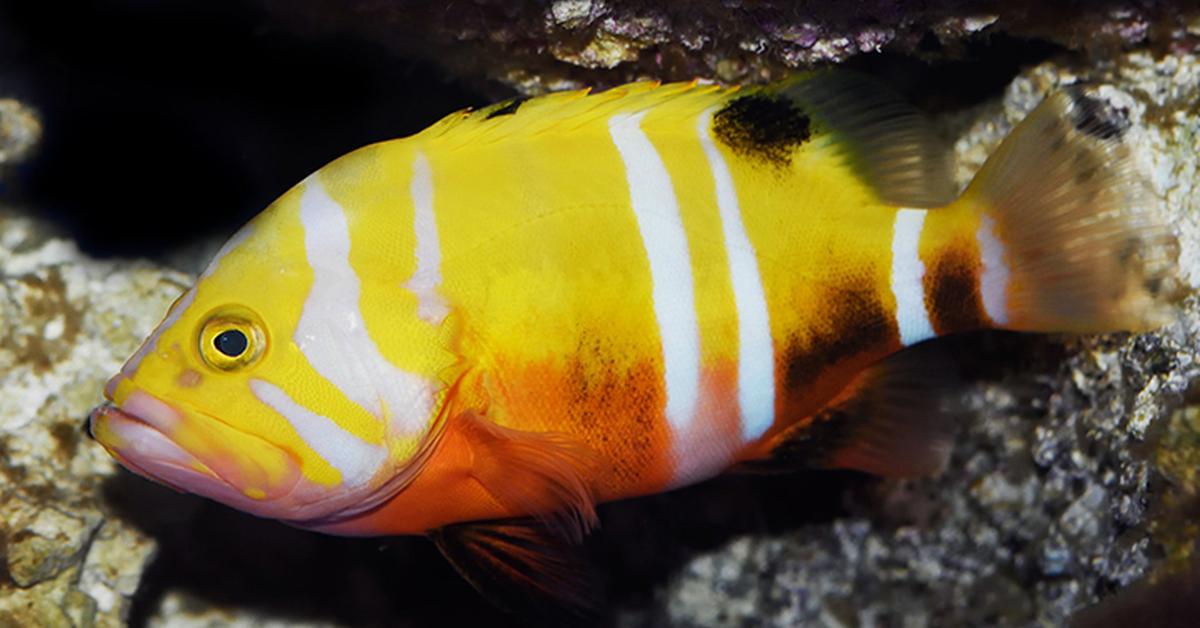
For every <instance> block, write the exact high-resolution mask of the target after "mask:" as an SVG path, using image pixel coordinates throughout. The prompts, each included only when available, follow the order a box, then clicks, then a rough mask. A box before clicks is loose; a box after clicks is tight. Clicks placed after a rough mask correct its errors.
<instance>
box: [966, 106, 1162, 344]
mask: <svg viewBox="0 0 1200 628" xmlns="http://www.w3.org/2000/svg"><path fill="white" fill-rule="evenodd" d="M1129 131H1130V123H1129V121H1128V120H1127V119H1126V118H1125V117H1124V116H1123V115H1122V114H1121V112H1120V111H1119V110H1117V109H1115V108H1113V107H1111V106H1110V105H1108V104H1106V103H1104V102H1103V101H1101V100H1099V99H1097V98H1095V97H1092V96H1089V95H1088V94H1086V93H1085V91H1084V90H1083V89H1082V88H1081V87H1079V86H1075V87H1072V88H1069V89H1066V90H1064V91H1061V92H1058V93H1055V94H1053V95H1051V96H1049V97H1048V98H1046V100H1045V101H1044V102H1043V103H1042V104H1041V105H1039V106H1038V107H1037V108H1036V109H1035V110H1034V111H1033V112H1032V113H1030V114H1029V116H1028V117H1026V118H1025V120H1024V121H1022V122H1021V123H1020V124H1019V125H1018V126H1017V127H1016V129H1014V130H1013V132H1012V133H1011V134H1010V135H1009V137H1008V138H1006V139H1005V140H1004V142H1003V143H1002V144H1001V145H1000V147H999V148H998V149H997V150H996V152H995V153H994V154H993V155H991V157H989V159H988V160H987V162H986V163H985V164H984V166H983V168H982V169H981V170H980V172H979V174H978V175H977V176H976V177H975V179H974V180H973V181H972V182H971V184H970V186H968V188H967V190H966V192H965V193H964V194H963V197H962V199H961V200H960V201H959V203H962V204H964V205H966V206H967V207H969V208H971V209H972V210H973V211H975V212H977V213H978V216H979V220H978V221H977V225H978V226H977V231H976V239H977V242H978V250H979V255H980V258H981V259H980V262H981V270H980V275H979V276H980V283H979V295H980V297H981V300H982V304H983V309H984V310H985V312H986V314H987V316H988V318H990V319H991V323H992V324H994V325H995V326H997V327H1002V328H1005V329H1013V330H1020V331H1041V332H1079V333H1094V332H1112V331H1141V330H1147V329H1152V328H1155V327H1159V326H1161V325H1163V324H1165V323H1167V322H1169V321H1170V320H1171V319H1172V317H1173V315H1174V312H1175V308H1174V307H1173V306H1174V304H1175V303H1176V302H1177V301H1178V300H1179V299H1180V298H1181V297H1182V296H1183V284H1182V282H1181V281H1180V280H1179V278H1178V276H1177V274H1176V272H1177V270H1176V269H1177V259H1178V256H1179V245H1178V242H1177V240H1176V239H1175V237H1174V235H1173V234H1172V232H1171V230H1170V228H1169V227H1168V226H1167V223H1166V222H1165V221H1164V220H1163V219H1162V217H1161V216H1160V215H1159V213H1158V207H1157V206H1156V205H1155V204H1154V202H1153V196H1152V195H1150V194H1149V193H1148V190H1147V189H1146V183H1145V181H1144V180H1143V179H1142V178H1141V177H1139V176H1138V175H1137V173H1136V171H1135V168H1134V166H1133V162H1132V157H1131V154H1132V151H1131V148H1130V145H1129Z"/></svg>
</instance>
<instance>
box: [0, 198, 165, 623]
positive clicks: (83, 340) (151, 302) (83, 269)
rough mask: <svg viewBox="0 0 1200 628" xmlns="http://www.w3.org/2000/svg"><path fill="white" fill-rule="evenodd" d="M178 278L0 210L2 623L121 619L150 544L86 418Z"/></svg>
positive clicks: (0, 586) (143, 564) (163, 306)
mask: <svg viewBox="0 0 1200 628" xmlns="http://www.w3.org/2000/svg"><path fill="white" fill-rule="evenodd" d="M183 281H184V277H183V276H182V275H180V274H178V273H174V272H171V271H164V270H162V269H158V268H154V267H151V266H150V265H149V264H136V263H135V264H125V263H101V262H96V261H95V260H90V259H87V258H86V257H84V256H82V255H80V253H79V252H78V251H77V250H76V249H75V247H74V246H73V245H72V244H71V243H70V242H68V241H66V240H63V239H61V238H58V237H55V236H54V235H53V234H52V233H50V232H48V230H47V229H46V227H45V226H44V225H40V224H38V223H36V222H34V221H31V220H29V219H26V218H21V217H19V216H17V215H16V214H14V213H13V212H11V211H5V212H3V213H0V391H3V394H2V395H0V556H2V557H3V561H0V625H20V626H65V625H76V626H90V625H98V626H119V625H123V623H124V619H125V614H126V613H127V611H128V608H129V599H130V597H131V596H132V594H133V593H134V591H135V590H136V588H137V584H138V581H139V578H140V576H141V573H142V570H143V569H144V567H145V566H146V564H147V562H148V561H149V559H150V557H151V556H152V555H153V552H154V546H155V545H154V541H153V540H152V539H150V538H148V537H147V536H145V535H144V534H142V533H141V532H139V531H138V530H137V529H135V528H133V527H131V525H130V524H129V523H128V522H126V521H124V520H122V519H121V518H120V517H119V516H116V515H115V514H114V513H113V512H112V510H111V509H110V508H109V506H108V505H107V504H106V502H105V500H104V499H103V497H102V494H101V492H100V488H101V485H102V482H103V481H104V480H105V479H106V478H108V477H110V476H112V475H113V474H115V473H116V465H115V463H114V462H113V461H112V459H111V458H109V456H108V455H107V454H106V453H105V452H104V451H103V450H102V449H101V448H99V447H94V446H91V445H92V443H91V442H90V441H88V440H86V436H85V435H84V432H83V431H82V423H83V418H84V416H86V414H87V412H88V410H89V409H90V408H91V407H92V406H93V405H95V404H96V402H97V395H98V391H99V390H100V388H101V387H103V384H104V380H105V378H107V377H108V376H109V375H110V374H111V373H113V372H114V370H115V369H117V368H118V367H119V366H120V364H121V362H122V361H123V360H124V358H125V357H126V356H127V355H128V354H129V353H130V352H131V351H133V350H134V349H135V348H136V346H137V343H138V342H139V341H140V340H141V338H142V337H143V336H144V335H145V334H146V333H148V332H149V330H150V329H151V327H152V326H153V325H154V324H155V323H156V322H157V319H158V317H160V316H161V313H162V311H163V310H164V308H165V307H166V306H167V305H168V304H169V303H170V301H171V299H173V298H174V297H175V296H176V294H177V292H178V291H179V289H180V285H182V282H183ZM129 304H136V306H133V307H131V306H130V305H129Z"/></svg>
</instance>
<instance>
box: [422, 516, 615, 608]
mask: <svg viewBox="0 0 1200 628" xmlns="http://www.w3.org/2000/svg"><path fill="white" fill-rule="evenodd" d="M430 538H431V539H432V540H433V542H434V543H435V544H437V547H438V549H439V550H441V552H442V554H443V555H444V556H445V557H446V559H447V560H449V561H450V563H451V564H452V565H454V568H455V569H456V570H457V571H458V573H459V574H461V575H462V577H463V578H464V579H465V580H466V581H467V582H470V583H471V586H473V587H475V589H476V590H477V591H479V592H480V594H482V595H483V596H484V597H486V598H488V600H489V601H491V602H492V603H493V604H495V605H496V606H498V607H500V608H502V609H504V610H507V611H509V612H512V613H515V614H517V615H518V616H521V617H523V618H526V619H539V620H543V621H545V622H546V623H548V624H554V625H574V624H578V623H580V621H581V620H584V619H586V618H588V617H589V616H591V615H592V614H593V613H594V612H595V611H596V609H599V608H600V606H601V605H600V603H599V602H600V600H602V599H603V594H602V593H601V592H600V591H601V587H600V586H599V584H600V583H599V582H598V578H597V577H596V575H595V573H594V572H593V571H592V569H591V568H590V563H589V561H588V559H587V556H586V553H585V551H584V550H585V548H584V546H582V545H579V544H575V543H571V542H569V541H567V540H566V539H564V538H563V537H562V536H561V535H560V534H559V533H558V531H556V530H552V529H550V528H548V527H547V526H546V524H545V522H543V521H540V520H538V519H533V518H527V519H513V520H503V521H483V522H472V523H464V524H457V525H452V526H447V527H444V528H441V529H439V530H434V531H433V532H431V533H430Z"/></svg>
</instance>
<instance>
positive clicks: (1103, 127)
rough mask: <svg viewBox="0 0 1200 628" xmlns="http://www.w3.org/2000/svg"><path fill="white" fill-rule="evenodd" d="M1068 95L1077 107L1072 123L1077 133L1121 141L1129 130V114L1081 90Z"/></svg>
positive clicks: (1075, 90) (1070, 92)
mask: <svg viewBox="0 0 1200 628" xmlns="http://www.w3.org/2000/svg"><path fill="white" fill-rule="evenodd" d="M1067 93H1069V94H1070V95H1071V101H1072V104H1074V105H1075V107H1074V109H1073V111H1072V112H1071V122H1072V124H1074V125H1075V129H1076V130H1077V131H1079V132H1081V133H1086V134H1087V135H1090V136H1092V137H1095V138H1097V139H1101V140H1119V139H1121V138H1122V137H1124V135H1125V132H1126V131H1128V130H1129V117H1128V112H1126V111H1123V110H1120V109H1117V108H1116V107H1113V106H1111V105H1109V104H1108V103H1106V102H1104V101H1102V100H1100V99H1098V98H1092V97H1091V96H1088V95H1087V94H1084V93H1083V92H1082V91H1081V90H1079V89H1072V90H1069V91H1068V92H1067Z"/></svg>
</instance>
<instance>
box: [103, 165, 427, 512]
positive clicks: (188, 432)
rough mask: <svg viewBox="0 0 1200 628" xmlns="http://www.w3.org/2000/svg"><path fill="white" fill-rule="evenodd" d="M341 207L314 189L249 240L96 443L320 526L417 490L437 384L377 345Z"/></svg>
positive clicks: (131, 386) (149, 361)
mask: <svg viewBox="0 0 1200 628" xmlns="http://www.w3.org/2000/svg"><path fill="white" fill-rule="evenodd" d="M314 190H316V192H314ZM313 194H317V197H316V198H313V197H312V195H313ZM328 200H329V199H328V196H327V195H325V192H324V191H323V190H322V189H321V187H320V184H319V182H317V181H316V177H315V175H314V177H310V179H309V180H306V181H305V182H304V183H302V184H300V185H298V186H297V187H296V188H294V189H293V190H292V191H290V192H288V193H287V194H285V195H284V196H283V197H281V199H280V200H278V201H276V203H275V204H273V205H272V206H271V207H270V208H268V209H267V210H266V211H265V212H263V213H262V214H260V215H259V216H258V217H256V218H255V219H254V220H253V221H251V222H250V223H249V224H247V225H246V226H245V227H243V228H242V230H241V231H239V232H238V233H237V234H236V235H235V236H234V237H233V238H232V239H231V240H230V241H229V242H228V243H226V245H225V246H224V247H223V248H222V249H221V250H220V251H219V252H218V254H217V255H216V257H215V258H214V259H213V260H212V262H211V263H210V264H209V266H208V267H207V269H206V270H205V271H204V272H203V273H202V274H201V275H200V276H199V278H198V280H197V281H196V283H195V284H194V285H193V286H192V287H191V288H190V289H189V290H188V291H187V292H185V293H184V294H183V295H182V296H181V297H179V299H178V300H177V301H176V302H175V303H174V305H172V306H171V308H170V310H169V311H168V313H167V315H166V317H165V319H164V320H163V321H162V323H161V324H160V325H159V326H158V328H157V329H155V330H154V331H153V333H152V334H151V335H150V336H149V337H148V338H147V339H146V340H145V342H144V343H143V345H142V346H141V348H140V349H139V350H138V351H137V352H136V353H135V354H134V355H133V356H132V357H131V358H130V359H129V360H128V362H126V363H125V365H124V366H123V368H122V369H121V371H120V372H119V373H118V374H117V375H116V376H115V377H113V378H112V379H111V380H110V381H109V383H108V385H107V386H106V387H105V390H104V395H105V397H106V398H107V400H108V401H107V402H106V403H104V404H103V405H101V406H100V407H98V408H96V409H95V410H94V411H93V412H92V414H91V416H90V422H89V428H90V430H91V433H92V435H93V436H94V437H95V438H96V440H98V441H99V442H100V443H101V444H102V445H103V446H104V447H105V448H106V449H107V450H108V451H109V452H110V453H111V454H112V455H113V456H114V457H115V458H116V459H117V460H118V461H119V462H121V463H122V464H123V465H124V466H125V467H127V468H128V469H130V470H132V471H134V472H135V473H137V474H139V475H142V476H145V477H147V478H149V479H151V480H154V481H157V482H159V483H161V484H165V485H167V486H170V487H172V488H175V489H177V490H180V491H184V492H191V493H196V494H199V495H202V496H205V497H209V498H211V499H214V500H216V501H218V502H221V503H224V504H226V505H229V506H232V507H234V508H237V509H239V510H243V511H246V512H249V513H251V514H254V515H258V516H262V517H269V518H275V519H281V520H285V521H287V522H288V523H291V524H293V525H300V526H306V527H315V526H316V525H319V524H321V523H324V522H328V521H335V520H337V519H338V518H341V517H349V516H354V515H355V514H357V513H360V512H363V511H364V510H367V509H370V508H373V507H375V506H377V505H378V504H380V503H382V502H383V501H385V500H387V499H388V498H390V497H391V496H392V495H394V494H395V493H396V492H397V491H398V490H400V489H401V488H402V487H403V485H404V484H405V482H407V481H408V480H409V479H411V477H412V475H413V474H414V473H415V471H416V469H417V468H418V467H419V461H420V460H421V458H422V456H421V452H422V451H426V450H427V449H428V448H429V447H428V445H429V443H430V442H431V438H432V434H433V432H434V430H433V427H434V424H435V418H436V416H437V414H438V406H439V399H440V396H441V394H440V392H439V391H440V389H441V386H440V385H439V384H438V379H437V377H436V369H434V368H433V367H429V368H427V369H425V370H424V371H418V370H415V369H411V368H410V369H408V370H405V369H402V368H400V367H397V366H396V365H395V363H394V361H393V360H392V359H390V358H391V357H393V356H389V355H385V354H384V353H383V352H381V350H380V349H379V346H378V345H377V343H375V341H374V340H375V339H374V338H372V337H371V335H370V333H369V332H368V331H367V329H366V326H365V325H364V314H363V311H362V307H365V306H361V305H360V299H359V298H358V296H359V294H360V293H364V292H366V290H364V289H363V287H362V286H359V285H358V284H357V281H358V279H357V277H356V275H355V273H354V270H353V269H352V268H351V266H350V264H349V260H348V259H347V257H348V253H347V246H348V238H347V229H346V224H345V218H344V217H339V216H336V215H332V214H331V212H333V211H334V208H333V207H331V206H329V204H328V203H325V201H328ZM321 203H325V206H323V207H316V208H315V209H314V208H313V207H310V205H314V204H316V205H321ZM371 305H372V307H373V308H375V309H374V310H372V311H376V310H385V311H386V310H388V309H390V310H392V311H395V312H401V311H402V310H403V307H404V306H405V304H404V303H388V302H382V303H380V302H372V304H371ZM410 305H411V304H410ZM413 318H415V315H414V317H413ZM397 321H398V322H397V325H398V326H402V323H401V322H399V319H397ZM400 350H401V351H402V352H403V347H401V348H400ZM401 357H403V356H401ZM427 362H428V361H427Z"/></svg>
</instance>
